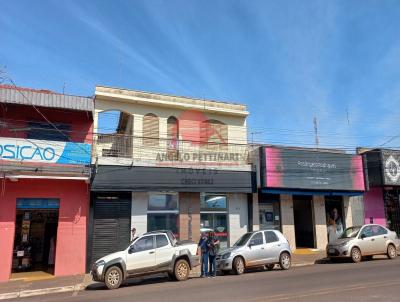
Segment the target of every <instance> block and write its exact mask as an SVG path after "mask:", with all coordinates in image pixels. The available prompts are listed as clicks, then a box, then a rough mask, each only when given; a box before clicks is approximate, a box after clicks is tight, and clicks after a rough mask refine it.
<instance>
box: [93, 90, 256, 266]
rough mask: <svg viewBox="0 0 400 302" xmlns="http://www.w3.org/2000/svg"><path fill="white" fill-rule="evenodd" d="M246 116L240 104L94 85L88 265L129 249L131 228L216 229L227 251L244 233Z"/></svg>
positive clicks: (248, 177)
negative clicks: (93, 144) (113, 252)
mask: <svg viewBox="0 0 400 302" xmlns="http://www.w3.org/2000/svg"><path fill="white" fill-rule="evenodd" d="M116 112H117V114H116ZM247 116H248V112H247V110H246V106H244V105H240V104H232V103H224V102H216V101H211V100H203V99H193V98H187V97H178V96H170V95H161V94H155V93H147V92H140V91H134V90H127V89H118V88H110V87H103V86H97V87H96V92H95V118H94V120H95V133H96V137H95V148H94V154H93V160H92V163H93V165H94V175H95V176H94V179H93V183H92V188H91V190H92V199H91V207H90V232H89V233H90V234H91V237H90V238H89V247H88V264H89V265H90V263H92V262H93V261H95V260H96V259H98V258H99V257H101V256H103V255H104V254H107V253H110V252H112V251H115V250H119V249H124V248H126V246H127V245H128V244H129V241H130V240H131V229H132V228H136V231H137V234H143V233H145V232H147V231H152V230H156V229H169V230H172V231H173V232H174V233H175V234H176V236H178V237H179V238H180V239H192V240H198V238H199V235H200V232H201V230H210V229H212V230H214V231H215V232H216V233H217V235H218V236H219V237H220V239H221V241H222V246H228V245H230V244H233V243H234V242H235V241H236V240H237V239H238V238H239V237H240V236H241V235H242V234H243V233H245V232H247V231H248V229H249V224H250V225H251V221H249V220H251V215H252V213H250V212H251V211H249V208H251V203H252V197H251V194H250V193H252V191H253V188H252V177H253V175H254V173H253V172H252V167H251V165H250V164H249V161H248V146H247V127H246V118H247ZM112 120H115V121H116V123H115V125H114V126H112V127H111V126H110V125H111V124H110V123H111V122H110V121H112ZM110 128H112V129H110Z"/></svg>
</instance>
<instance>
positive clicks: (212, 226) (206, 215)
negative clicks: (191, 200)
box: [200, 194, 229, 248]
mask: <svg viewBox="0 0 400 302" xmlns="http://www.w3.org/2000/svg"><path fill="white" fill-rule="evenodd" d="M208 231H214V232H215V235H216V236H217V237H218V239H219V241H220V242H221V245H220V247H221V248H225V247H227V246H228V244H229V243H228V237H229V236H228V235H229V231H228V213H227V198H226V196H225V195H220V194H201V195H200V232H208Z"/></svg>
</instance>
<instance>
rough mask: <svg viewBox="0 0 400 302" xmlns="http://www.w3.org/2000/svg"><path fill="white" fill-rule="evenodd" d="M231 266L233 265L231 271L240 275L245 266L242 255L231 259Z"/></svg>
mask: <svg viewBox="0 0 400 302" xmlns="http://www.w3.org/2000/svg"><path fill="white" fill-rule="evenodd" d="M232 266H233V272H234V273H235V274H236V275H241V274H243V273H244V269H245V266H244V261H243V258H242V257H240V256H239V257H236V258H235V259H233V265H232Z"/></svg>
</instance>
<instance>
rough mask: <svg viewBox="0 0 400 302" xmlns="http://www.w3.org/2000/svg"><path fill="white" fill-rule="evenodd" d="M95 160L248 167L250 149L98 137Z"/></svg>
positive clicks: (123, 137)
mask: <svg viewBox="0 0 400 302" xmlns="http://www.w3.org/2000/svg"><path fill="white" fill-rule="evenodd" d="M93 149H94V150H93V151H94V156H95V157H96V158H98V159H103V160H106V159H109V160H111V161H112V158H114V159H115V160H117V161H119V162H124V160H131V161H133V162H134V163H139V164H141V165H144V164H148V165H158V166H188V165H189V166H196V165H199V166H201V167H206V166H231V167H236V166H248V165H249V159H248V151H249V148H248V145H247V144H232V143H214V142H207V143H204V142H197V141H185V140H175V139H165V138H150V137H136V136H127V135H121V134H99V135H95V137H94V147H93Z"/></svg>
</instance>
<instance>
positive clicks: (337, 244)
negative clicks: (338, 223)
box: [326, 224, 400, 262]
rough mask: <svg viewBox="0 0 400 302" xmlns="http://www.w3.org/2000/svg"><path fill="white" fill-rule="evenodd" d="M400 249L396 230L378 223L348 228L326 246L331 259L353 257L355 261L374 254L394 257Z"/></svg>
mask: <svg viewBox="0 0 400 302" xmlns="http://www.w3.org/2000/svg"><path fill="white" fill-rule="evenodd" d="M399 249H400V240H399V238H398V237H397V234H396V233H395V232H392V231H390V230H389V229H387V228H385V227H383V226H381V225H378V224H366V225H364V226H354V227H350V228H347V229H346V230H345V231H344V232H343V234H342V235H341V236H340V237H339V238H338V239H337V240H335V241H333V242H331V243H329V244H328V245H327V246H326V254H327V257H328V258H330V259H331V260H335V259H337V258H351V260H352V261H353V262H360V261H361V260H362V259H368V258H372V257H373V256H374V255H387V256H388V258H389V259H394V258H396V256H397V251H399Z"/></svg>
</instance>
